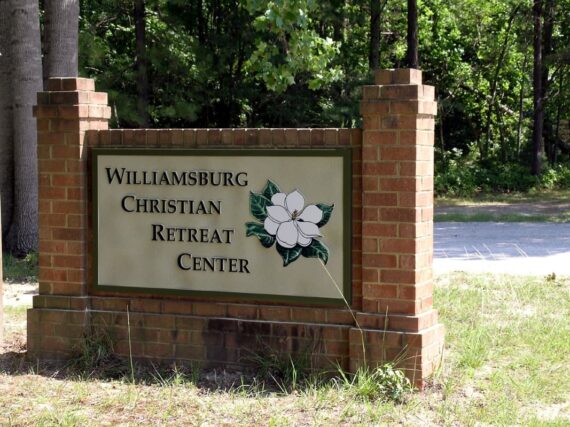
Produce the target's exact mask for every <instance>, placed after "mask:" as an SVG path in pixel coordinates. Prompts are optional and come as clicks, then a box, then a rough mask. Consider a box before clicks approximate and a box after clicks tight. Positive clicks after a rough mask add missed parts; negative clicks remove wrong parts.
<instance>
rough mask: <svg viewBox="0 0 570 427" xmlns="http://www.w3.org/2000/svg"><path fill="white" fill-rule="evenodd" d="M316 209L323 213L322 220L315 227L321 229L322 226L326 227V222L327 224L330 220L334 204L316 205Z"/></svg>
mask: <svg viewBox="0 0 570 427" xmlns="http://www.w3.org/2000/svg"><path fill="white" fill-rule="evenodd" d="M317 208H319V209H320V210H322V211H323V219H321V220H320V221H319V223H318V224H317V227H319V228H321V227H322V226H323V225H326V224H327V222H329V219H331V215H332V211H333V209H334V204H333V205H325V204H324V203H318V204H317Z"/></svg>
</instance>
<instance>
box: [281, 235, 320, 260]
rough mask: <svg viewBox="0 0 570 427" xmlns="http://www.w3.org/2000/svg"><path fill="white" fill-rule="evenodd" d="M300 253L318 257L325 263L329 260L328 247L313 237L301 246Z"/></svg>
mask: <svg viewBox="0 0 570 427" xmlns="http://www.w3.org/2000/svg"><path fill="white" fill-rule="evenodd" d="M277 248H279V245H277ZM302 255H303V256H304V257H305V258H320V259H322V260H323V262H324V263H325V264H326V263H327V262H328V261H329V248H327V247H326V246H325V245H324V243H322V242H320V241H318V240H315V239H313V241H312V242H311V244H310V245H309V246H307V247H306V248H303V250H302Z"/></svg>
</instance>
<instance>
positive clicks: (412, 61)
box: [406, 0, 420, 68]
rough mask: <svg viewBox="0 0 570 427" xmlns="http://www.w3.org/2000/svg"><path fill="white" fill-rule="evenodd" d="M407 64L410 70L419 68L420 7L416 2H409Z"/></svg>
mask: <svg viewBox="0 0 570 427" xmlns="http://www.w3.org/2000/svg"><path fill="white" fill-rule="evenodd" d="M406 62H407V63H408V67H410V68H419V66H420V64H419V60H418V5H417V1H416V0H408V51H407V54H406Z"/></svg>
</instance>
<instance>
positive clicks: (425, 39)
mask: <svg viewBox="0 0 570 427" xmlns="http://www.w3.org/2000/svg"><path fill="white" fill-rule="evenodd" d="M418 7H419V22H418V24H419V32H418V37H419V49H420V52H419V53H420V67H421V68H422V70H423V72H424V81H425V83H427V84H431V85H434V86H436V88H437V92H436V93H437V100H438V102H439V112H438V117H437V124H436V126H437V127H436V132H435V135H436V146H437V154H438V159H439V160H440V161H441V164H442V165H444V168H441V167H439V168H438V172H440V173H441V172H442V171H443V173H445V174H447V175H448V176H446V177H441V178H439V181H440V184H442V183H443V185H440V188H439V192H440V193H441V192H453V191H456V190H455V189H457V191H458V192H459V193H461V194H464V193H472V192H473V191H476V190H478V189H481V190H483V189H486V188H490V189H492V190H496V191H499V190H502V191H509V189H512V188H529V187H534V186H535V185H536V184H535V183H533V182H531V180H530V179H528V178H526V177H523V175H525V174H526V172H524V174H523V169H525V168H528V167H529V165H530V139H531V133H532V129H531V125H532V124H531V120H532V113H533V102H532V95H533V94H532V60H533V55H532V31H533V25H532V19H531V16H532V13H531V7H532V2H528V1H527V2H517V1H514V0H493V1H486V2H481V1H476V0H459V1H454V2H448V1H444V0H424V1H421V2H418ZM132 8H133V5H132V2H130V1H126V0H120V1H111V0H93V1H87V0H82V1H81V20H80V72H81V74H82V75H85V76H91V77H95V78H96V79H97V86H98V88H99V89H100V90H104V91H107V92H109V95H110V103H111V106H112V107H113V112H114V115H113V119H112V123H111V124H112V125H113V126H115V127H139V126H140V123H141V118H140V117H139V116H138V112H137V108H136V107H137V87H136V68H135V58H136V49H135V30H134V21H133V10H132ZM554 8H555V10H554V31H553V35H552V53H550V54H548V55H546V56H545V63H546V64H547V65H546V66H547V71H548V81H547V82H548V85H547V89H548V90H547V94H546V95H547V96H546V101H545V147H546V155H547V156H546V159H545V160H547V162H545V163H549V164H550V165H551V166H553V169H556V168H555V167H554V165H556V164H563V165H567V164H568V163H569V160H570V136H569V135H570V132H568V130H567V128H568V119H567V118H568V117H569V115H570V101H569V100H570V84H568V81H569V79H570V74H569V70H570V68H569V61H568V58H569V57H570V55H569V52H568V48H567V46H568V45H569V44H570V14H568V13H564V12H565V11H566V10H569V9H570V0H561V1H559V2H554ZM380 27H381V35H380V46H379V51H380V58H379V66H380V67H381V68H395V67H401V66H403V65H404V57H405V51H406V2H405V1H404V0H396V1H388V2H386V5H385V7H384V9H383V10H382V15H381V17H380ZM145 28H146V39H147V40H146V50H147V57H148V77H149V83H150V94H149V104H150V105H149V114H150V118H151V122H152V126H153V127H233V126H236V127H237V126H239V127H304V126H318V127H321V126H323V127H324V126H347V127H356V126H359V125H360V123H361V117H360V114H359V111H358V104H359V101H360V98H361V91H360V87H361V86H362V85H363V84H370V83H371V82H372V76H371V74H372V73H371V72H370V70H369V64H368V54H369V48H370V4H369V2H363V1H356V0H331V1H327V2H319V1H316V0H279V1H277V0H216V1H213V0H202V1H200V2H188V1H183V0H172V1H167V0H147V2H146V26H145ZM454 150H459V151H460V152H461V155H460V156H458V157H457V158H456V156H455V154H454V153H455V152H456V151H454ZM448 157H452V158H454V160H453V161H448V159H447V158H448ZM454 162H458V163H456V164H454ZM465 164H466V165H468V170H467V171H463V170H459V169H461V168H462V167H463V166H464V165H465ZM505 165H508V166H505ZM512 165H522V167H518V168H517V167H513V166H512ZM496 167H498V168H499V169H498V170H496V171H493V172H488V171H491V170H492V169H493V168H496ZM448 169H449V171H448ZM471 169H482V172H480V173H477V172H476V171H473V170H471ZM546 174H549V177H548V178H546V179H545V181H544V184H545V185H547V186H548V185H553V186H558V185H559V182H560V183H561V182H564V179H559V178H558V176H559V175H560V173H559V172H556V173H555V175H556V176H552V172H551V171H547V172H546ZM487 175H488V176H487ZM503 178H504V179H506V181H507V183H506V184H505V185H503V186H502V187H501V188H499V187H496V186H495V183H500V181H502V179H503ZM519 178H522V182H520V183H519V182H518V180H519ZM446 188H450V190H446Z"/></svg>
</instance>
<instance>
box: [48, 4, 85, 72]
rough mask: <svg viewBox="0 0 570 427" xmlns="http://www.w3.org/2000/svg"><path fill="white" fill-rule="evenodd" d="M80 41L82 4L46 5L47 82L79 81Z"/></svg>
mask: <svg viewBox="0 0 570 427" xmlns="http://www.w3.org/2000/svg"><path fill="white" fill-rule="evenodd" d="M78 37H79V0H48V1H46V2H45V27H44V48H45V52H44V64H43V65H44V68H43V70H44V79H45V81H47V79H48V78H49V77H76V76H77V69H78V63H77V61H78V60H77V52H78Z"/></svg>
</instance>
